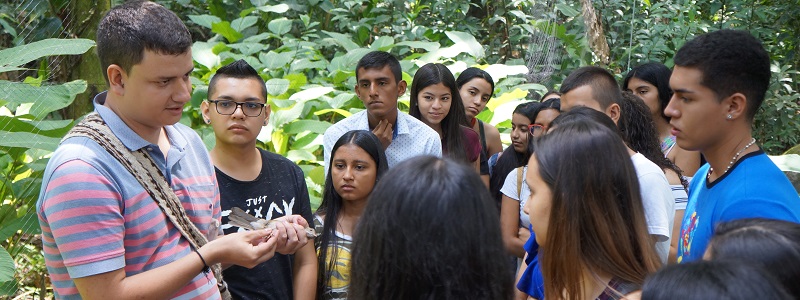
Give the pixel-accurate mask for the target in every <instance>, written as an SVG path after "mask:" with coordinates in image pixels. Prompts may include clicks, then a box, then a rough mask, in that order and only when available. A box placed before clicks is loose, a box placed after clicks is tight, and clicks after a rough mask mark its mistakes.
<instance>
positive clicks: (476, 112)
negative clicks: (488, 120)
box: [467, 106, 480, 115]
mask: <svg viewBox="0 0 800 300" xmlns="http://www.w3.org/2000/svg"><path fill="white" fill-rule="evenodd" d="M467 109H468V110H469V111H470V112H472V114H473V115H478V113H480V112H479V111H478V109H477V108H475V107H472V106H470V107H468V108H467Z"/></svg>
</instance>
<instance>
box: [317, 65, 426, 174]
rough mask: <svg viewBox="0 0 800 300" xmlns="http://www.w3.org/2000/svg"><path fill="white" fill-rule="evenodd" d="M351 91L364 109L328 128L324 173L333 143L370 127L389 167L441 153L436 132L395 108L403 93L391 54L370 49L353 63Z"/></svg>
mask: <svg viewBox="0 0 800 300" xmlns="http://www.w3.org/2000/svg"><path fill="white" fill-rule="evenodd" d="M356 79H357V82H356V86H355V92H356V95H358V98H359V99H361V102H363V103H364V107H366V110H364V111H361V112H358V113H355V114H353V115H352V116H350V117H348V118H346V119H344V120H341V121H339V122H337V123H336V124H334V125H333V126H331V127H329V128H328V130H326V131H325V135H324V137H323V140H324V142H323V146H324V147H325V149H324V157H325V164H324V166H325V173H326V174H327V172H328V165H329V164H330V159H331V149H332V148H333V144H335V143H336V141H337V140H338V139H339V138H340V137H341V136H342V135H344V134H345V133H346V132H348V131H351V130H371V131H372V133H374V134H375V135H377V136H378V138H379V139H380V140H381V143H382V144H383V148H384V150H386V159H387V160H388V162H389V167H390V168H391V167H392V166H394V165H396V164H398V163H399V162H401V161H404V160H406V159H410V158H412V157H415V156H419V155H434V156H442V141H441V140H440V139H439V135H438V134H437V133H436V131H434V130H433V129H431V128H430V127H428V126H427V125H425V124H424V123H422V122H421V121H419V120H417V119H415V118H413V117H411V116H409V115H408V114H406V113H403V112H401V111H400V110H399V109H397V98H398V97H400V96H401V95H403V93H405V92H406V87H407V85H408V84H407V83H406V82H405V80H402V79H403V75H402V70H401V69H400V62H399V61H397V58H395V57H394V56H393V55H392V54H390V53H387V52H383V51H373V52H370V53H367V54H366V55H364V57H362V58H361V60H359V61H358V65H356Z"/></svg>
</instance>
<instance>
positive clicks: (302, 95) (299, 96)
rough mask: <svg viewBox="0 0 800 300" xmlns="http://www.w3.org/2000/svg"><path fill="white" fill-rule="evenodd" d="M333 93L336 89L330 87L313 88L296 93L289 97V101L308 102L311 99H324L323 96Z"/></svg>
mask: <svg viewBox="0 0 800 300" xmlns="http://www.w3.org/2000/svg"><path fill="white" fill-rule="evenodd" d="M333 91H334V89H333V88H332V87H329V86H317V87H312V88H310V89H307V90H304V91H300V92H297V93H294V95H292V96H291V97H289V100H294V101H298V102H302V101H308V100H311V99H317V98H319V97H322V95H325V94H328V93H330V92H333Z"/></svg>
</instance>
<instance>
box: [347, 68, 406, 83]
mask: <svg viewBox="0 0 800 300" xmlns="http://www.w3.org/2000/svg"><path fill="white" fill-rule="evenodd" d="M356 73H357V74H358V75H357V76H358V77H357V78H356V79H357V80H358V81H362V80H368V81H373V80H378V79H389V80H390V81H392V82H395V81H397V80H396V79H395V78H394V73H392V68H390V67H389V65H385V66H383V67H382V68H368V69H367V68H363V67H362V68H359V69H358V72H356Z"/></svg>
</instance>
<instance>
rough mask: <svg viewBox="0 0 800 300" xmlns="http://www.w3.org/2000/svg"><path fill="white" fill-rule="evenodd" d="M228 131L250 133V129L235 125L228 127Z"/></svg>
mask: <svg viewBox="0 0 800 300" xmlns="http://www.w3.org/2000/svg"><path fill="white" fill-rule="evenodd" d="M228 130H233V131H250V129H247V127H245V126H242V125H239V124H233V125H231V126H228Z"/></svg>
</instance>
